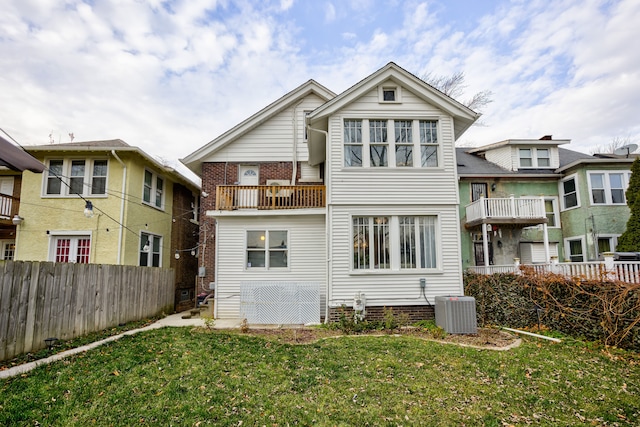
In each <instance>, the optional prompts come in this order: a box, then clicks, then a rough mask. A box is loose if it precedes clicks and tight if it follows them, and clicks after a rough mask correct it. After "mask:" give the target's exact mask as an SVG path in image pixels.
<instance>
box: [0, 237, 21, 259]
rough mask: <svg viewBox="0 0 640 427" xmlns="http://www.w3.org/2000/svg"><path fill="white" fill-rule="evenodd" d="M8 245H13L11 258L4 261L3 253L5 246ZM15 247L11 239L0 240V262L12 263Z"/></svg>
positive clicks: (14, 256) (14, 257)
mask: <svg viewBox="0 0 640 427" xmlns="http://www.w3.org/2000/svg"><path fill="white" fill-rule="evenodd" d="M8 245H14V247H13V257H12V258H11V259H10V260H8V259H5V257H4V253H5V251H6V250H7V246H8ZM15 245H16V241H15V240H12V239H5V240H0V260H1V261H13V260H15V259H16V249H18V247H17V246H15Z"/></svg>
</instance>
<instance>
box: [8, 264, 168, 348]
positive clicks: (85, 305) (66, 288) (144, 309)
mask: <svg viewBox="0 0 640 427" xmlns="http://www.w3.org/2000/svg"><path fill="white" fill-rule="evenodd" d="M0 273H1V274H0V360H6V359H9V358H12V357H14V356H16V355H18V354H21V353H27V352H30V351H36V350H39V349H41V348H44V347H45V346H46V344H45V342H44V340H45V339H46V338H49V337H55V338H58V339H60V340H68V339H71V338H75V337H79V336H82V335H85V334H88V333H90V332H95V331H100V330H103V329H107V328H111V327H114V326H117V325H118V324H121V323H126V322H130V321H134V320H140V319H144V318H147V317H152V316H155V315H157V314H160V313H162V312H165V313H169V312H172V311H173V304H174V281H175V279H174V271H173V270H172V269H162V268H153V267H135V266H127V265H105V264H72V263H53V262H30V261H0Z"/></svg>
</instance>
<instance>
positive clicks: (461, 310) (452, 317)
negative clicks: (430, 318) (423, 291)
mask: <svg viewBox="0 0 640 427" xmlns="http://www.w3.org/2000/svg"><path fill="white" fill-rule="evenodd" d="M436 325H438V326H439V327H441V328H442V329H444V330H445V332H447V333H448V334H477V333H478V321H477V319H476V299H475V298H474V297H466V296H438V297H436Z"/></svg>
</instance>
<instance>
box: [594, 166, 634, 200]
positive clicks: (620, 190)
mask: <svg viewBox="0 0 640 427" xmlns="http://www.w3.org/2000/svg"><path fill="white" fill-rule="evenodd" d="M628 175H629V173H628V172H627V173H625V172H600V171H598V172H589V187H590V191H591V203H593V204H594V205H623V204H625V203H626V200H625V198H624V192H625V190H626V189H627V186H628V185H629V179H628V178H629V176H628Z"/></svg>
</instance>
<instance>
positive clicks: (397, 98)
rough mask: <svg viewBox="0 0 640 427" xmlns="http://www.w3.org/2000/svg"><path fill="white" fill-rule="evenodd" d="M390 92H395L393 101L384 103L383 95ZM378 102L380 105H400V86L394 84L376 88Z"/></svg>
mask: <svg viewBox="0 0 640 427" xmlns="http://www.w3.org/2000/svg"><path fill="white" fill-rule="evenodd" d="M390 90H392V91H394V92H395V100H393V101H385V100H384V93H385V92H386V91H390ZM378 102H379V103H381V104H402V86H400V85H395V84H383V85H380V86H378Z"/></svg>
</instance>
